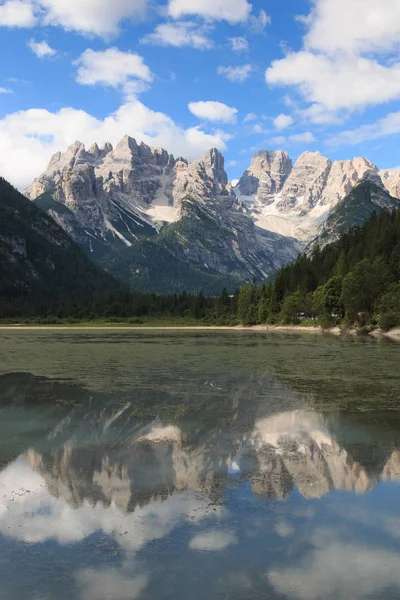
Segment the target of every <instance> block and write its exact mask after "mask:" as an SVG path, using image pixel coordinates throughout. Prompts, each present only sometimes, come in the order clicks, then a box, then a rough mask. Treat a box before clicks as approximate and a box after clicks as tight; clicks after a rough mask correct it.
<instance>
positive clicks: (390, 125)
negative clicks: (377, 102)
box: [326, 112, 400, 146]
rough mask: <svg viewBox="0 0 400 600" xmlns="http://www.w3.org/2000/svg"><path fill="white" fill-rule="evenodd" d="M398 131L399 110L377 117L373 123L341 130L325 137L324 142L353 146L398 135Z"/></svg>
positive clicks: (399, 128)
mask: <svg viewBox="0 0 400 600" xmlns="http://www.w3.org/2000/svg"><path fill="white" fill-rule="evenodd" d="M399 133H400V112H394V113H390V114H388V115H386V117H383V119H379V120H378V121H376V122H375V123H370V124H367V125H363V126H362V127H358V128H357V129H350V130H347V131H342V132H340V133H338V134H336V135H334V136H331V137H330V138H328V139H327V141H326V143H327V144H328V145H330V146H343V145H349V146H355V145H357V144H361V143H362V142H367V141H369V140H376V139H379V138H382V137H386V136H389V135H398V134H399Z"/></svg>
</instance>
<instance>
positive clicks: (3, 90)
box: [0, 87, 14, 94]
mask: <svg viewBox="0 0 400 600" xmlns="http://www.w3.org/2000/svg"><path fill="white" fill-rule="evenodd" d="M13 93H14V92H13V91H12V90H11V89H10V88H6V87H0V94H13Z"/></svg>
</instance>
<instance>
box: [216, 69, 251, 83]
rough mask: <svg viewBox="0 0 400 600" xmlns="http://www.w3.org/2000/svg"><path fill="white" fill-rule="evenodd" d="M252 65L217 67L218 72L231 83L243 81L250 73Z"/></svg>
mask: <svg viewBox="0 0 400 600" xmlns="http://www.w3.org/2000/svg"><path fill="white" fill-rule="evenodd" d="M252 70H253V67H252V66H251V65H243V66H241V67H232V66H229V67H218V74H219V75H224V76H225V77H226V78H227V79H229V81H232V82H233V83H243V82H244V81H246V79H248V78H249V77H250V75H251V72H252Z"/></svg>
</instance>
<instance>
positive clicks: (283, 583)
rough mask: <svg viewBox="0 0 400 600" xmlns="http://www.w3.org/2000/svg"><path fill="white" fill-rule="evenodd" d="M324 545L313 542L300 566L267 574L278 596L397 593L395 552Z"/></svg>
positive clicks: (358, 599)
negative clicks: (312, 549)
mask: <svg viewBox="0 0 400 600" xmlns="http://www.w3.org/2000/svg"><path fill="white" fill-rule="evenodd" d="M316 537H317V536H315V538H316ZM323 537H324V536H321V538H323ZM324 542H325V543H323V542H322V540H321V541H320V540H316V543H315V546H316V547H315V550H314V551H313V552H312V553H311V556H309V557H307V559H306V560H305V561H304V563H303V564H302V565H301V566H300V567H295V568H288V569H282V570H273V571H270V572H269V574H268V579H269V582H270V583H271V585H272V586H273V587H274V588H275V590H276V591H277V592H279V594H282V595H283V596H287V597H290V598H298V599H299V600H319V599H320V598H324V599H325V600H337V599H338V598H351V599H352V600H362V599H364V598H378V597H379V598H380V597H382V596H381V595H382V594H384V593H385V592H387V590H389V589H392V590H393V593H394V594H395V592H394V590H395V589H397V590H400V571H399V554H398V553H397V552H393V551H391V550H384V549H380V548H373V547H370V546H369V547H367V546H362V545H359V546H358V545H356V544H351V543H343V542H339V541H332V542H330V543H328V544H326V539H324ZM383 597H384V596H383Z"/></svg>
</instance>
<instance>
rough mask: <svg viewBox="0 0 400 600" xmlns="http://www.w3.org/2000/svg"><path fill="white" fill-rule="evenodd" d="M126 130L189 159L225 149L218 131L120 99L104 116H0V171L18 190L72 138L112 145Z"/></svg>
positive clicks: (34, 112)
mask: <svg viewBox="0 0 400 600" xmlns="http://www.w3.org/2000/svg"><path fill="white" fill-rule="evenodd" d="M126 134H128V135H130V136H131V137H134V138H136V139H137V140H138V141H143V142H145V143H147V144H149V145H152V146H161V147H164V148H167V149H168V150H169V151H170V152H172V153H173V154H175V155H176V156H185V157H186V158H188V159H189V160H195V159H196V158H198V157H199V156H201V155H202V154H203V153H204V152H205V151H206V150H208V149H209V148H213V147H216V148H218V149H219V150H221V151H224V150H226V141H227V140H228V139H229V136H227V135H226V134H225V133H224V132H223V131H214V132H213V133H206V132H205V131H204V130H203V129H202V128H200V127H191V128H188V129H184V128H182V127H180V126H179V125H177V124H176V123H175V122H174V121H173V120H172V119H171V118H170V117H169V116H168V115H166V114H165V113H162V112H156V111H153V110H151V109H149V108H147V107H146V106H145V105H144V104H142V103H141V102H139V101H138V100H136V99H132V100H129V101H127V102H125V103H124V104H123V105H121V106H120V108H119V109H118V110H117V111H116V112H114V113H112V114H110V115H108V116H106V117H105V118H104V119H97V118H95V117H94V116H92V115H91V114H89V113H87V112H85V111H83V110H77V109H74V108H62V109H61V110H59V111H57V112H50V111H48V110H45V109H30V110H25V111H18V112H15V113H11V114H9V115H7V116H6V117H5V118H3V119H2V120H0V173H1V174H2V176H4V177H6V178H7V179H8V180H9V181H11V183H13V184H14V185H16V186H17V187H19V188H21V189H22V188H24V187H26V186H28V185H29V184H30V183H31V182H32V181H33V179H34V178H35V177H37V176H38V175H39V174H40V173H42V172H43V171H44V170H45V168H46V167H47V164H48V162H49V160H50V157H51V156H52V154H54V153H55V152H58V151H60V150H64V149H65V148H66V147H67V146H69V145H71V144H73V143H74V142H75V141H76V140H77V139H79V140H80V141H82V142H83V143H85V144H86V145H87V146H89V145H91V144H92V143H93V142H97V143H99V144H104V143H105V142H107V141H109V142H111V143H112V144H116V143H118V142H119V141H120V140H121V139H122V138H123V137H124V135H126ZM22 164H23V165H24V168H23V169H21V165H22Z"/></svg>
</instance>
